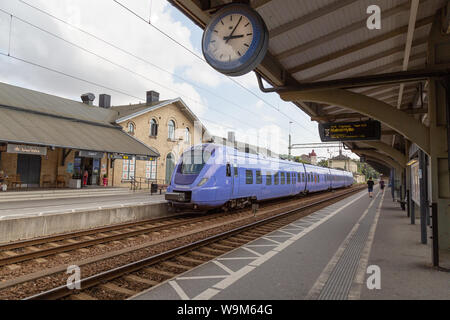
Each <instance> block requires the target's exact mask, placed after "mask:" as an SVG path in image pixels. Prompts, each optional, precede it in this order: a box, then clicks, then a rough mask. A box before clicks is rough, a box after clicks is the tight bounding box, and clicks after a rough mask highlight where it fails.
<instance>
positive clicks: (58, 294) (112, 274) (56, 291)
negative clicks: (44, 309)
mask: <svg viewBox="0 0 450 320" xmlns="http://www.w3.org/2000/svg"><path fill="white" fill-rule="evenodd" d="M362 189H363V188H357V189H352V190H351V191H348V192H345V193H340V194H338V195H335V196H333V197H329V198H326V199H321V200H318V201H315V202H313V203H309V204H306V205H304V206H302V207H301V208H296V209H292V210H288V211H286V212H282V213H279V214H276V215H274V216H271V217H268V218H264V219H261V220H258V221H255V222H252V223H249V224H246V225H243V226H240V227H237V228H234V229H232V230H229V231H225V232H222V233H219V234H217V235H213V236H210V237H208V238H205V239H202V240H198V241H195V242H193V243H190V244H187V245H183V246H180V247H177V248H173V249H170V250H168V251H165V252H162V253H159V254H156V255H153V256H151V257H148V258H145V259H141V260H139V261H135V262H132V263H129V264H126V265H123V266H120V267H117V268H113V269H111V270H108V271H104V272H101V273H99V274H96V275H93V276H90V277H87V278H85V279H82V280H80V282H79V284H80V286H81V288H82V289H80V290H85V289H88V288H90V287H93V286H95V285H98V284H100V283H102V282H105V281H111V280H113V279H116V278H119V277H121V276H123V275H126V274H128V273H131V272H135V271H138V270H140V269H142V268H144V267H148V266H150V265H153V264H156V263H159V262H161V261H164V260H167V259H170V258H173V257H175V256H178V255H181V254H184V253H186V252H189V251H192V250H195V249H198V248H200V247H203V246H206V245H209V244H211V243H214V242H217V241H220V240H222V239H224V238H229V237H230V236H233V235H235V234H239V233H242V232H244V231H247V230H249V229H253V228H255V227H258V226H261V225H264V224H267V223H270V222H274V221H276V220H278V219H282V218H286V217H288V216H290V215H292V214H295V213H298V212H301V211H304V210H306V209H310V208H313V207H316V206H318V205H321V204H323V203H326V202H329V201H332V200H335V199H338V198H342V197H344V196H347V195H349V194H353V193H356V192H359V191H361V190H362ZM80 290H73V289H69V288H68V287H67V286H65V285H63V286H60V287H57V288H53V289H50V290H48V291H45V292H41V293H39V294H36V295H33V296H30V297H27V298H25V299H24V300H56V299H61V298H64V297H66V296H69V295H72V294H74V293H77V292H79V291H80Z"/></svg>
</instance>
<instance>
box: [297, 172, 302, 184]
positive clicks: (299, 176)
mask: <svg viewBox="0 0 450 320" xmlns="http://www.w3.org/2000/svg"><path fill="white" fill-rule="evenodd" d="M297 178H298V182H300V181H302V174H301V173H300V172H298V174H297Z"/></svg>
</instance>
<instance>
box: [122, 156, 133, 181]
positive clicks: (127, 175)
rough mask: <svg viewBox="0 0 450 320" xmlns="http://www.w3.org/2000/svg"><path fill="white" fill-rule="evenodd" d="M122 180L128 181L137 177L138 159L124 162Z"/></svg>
mask: <svg viewBox="0 0 450 320" xmlns="http://www.w3.org/2000/svg"><path fill="white" fill-rule="evenodd" d="M122 161H123V163H122V180H124V181H128V180H131V179H133V178H134V177H135V176H136V158H135V157H133V158H132V159H127V160H122Z"/></svg>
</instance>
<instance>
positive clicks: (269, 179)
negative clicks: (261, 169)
mask: <svg viewBox="0 0 450 320" xmlns="http://www.w3.org/2000/svg"><path fill="white" fill-rule="evenodd" d="M271 184H272V174H271V173H270V171H267V172H266V185H268V186H270V185H271Z"/></svg>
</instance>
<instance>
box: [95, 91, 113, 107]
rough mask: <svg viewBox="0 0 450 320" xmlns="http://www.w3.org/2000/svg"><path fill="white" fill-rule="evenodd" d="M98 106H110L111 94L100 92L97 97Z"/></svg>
mask: <svg viewBox="0 0 450 320" xmlns="http://www.w3.org/2000/svg"><path fill="white" fill-rule="evenodd" d="M98 98H99V102H98V106H99V107H100V108H105V109H109V108H111V96H110V95H109V94H101V95H100V96H99V97H98Z"/></svg>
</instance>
